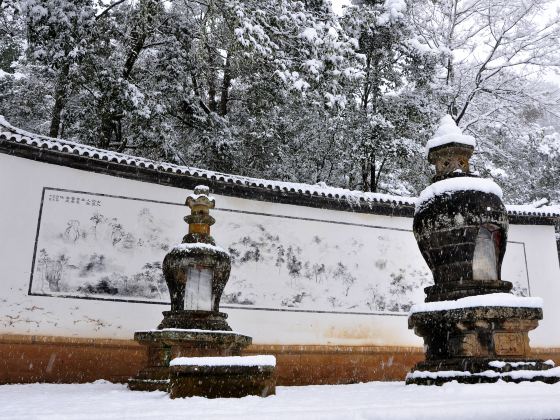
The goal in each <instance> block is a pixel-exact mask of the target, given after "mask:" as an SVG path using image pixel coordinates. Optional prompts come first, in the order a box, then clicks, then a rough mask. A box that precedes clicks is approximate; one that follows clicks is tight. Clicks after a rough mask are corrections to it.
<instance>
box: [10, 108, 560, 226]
mask: <svg viewBox="0 0 560 420" xmlns="http://www.w3.org/2000/svg"><path fill="white" fill-rule="evenodd" d="M450 118H451V117H450ZM2 141H7V142H11V143H18V144H25V145H27V146H31V147H35V148H37V149H47V150H50V151H53V152H57V153H65V154H69V155H78V156H81V157H86V158H89V159H95V160H100V161H106V162H113V163H117V164H120V165H128V166H135V167H138V168H146V169H151V170H154V171H160V172H171V173H175V174H183V175H187V176H193V177H198V178H205V179H208V180H215V181H218V182H223V183H228V184H234V185H243V186H247V187H253V188H262V189H267V190H272V191H278V192H280V193H282V192H285V193H293V194H300V195H303V196H311V197H323V198H329V199H336V200H341V201H346V202H348V204H349V205H350V206H352V205H354V204H366V205H368V204H369V205H374V204H376V203H382V204H386V205H390V206H406V207H409V208H411V209H412V208H414V206H415V204H416V197H402V196H396V195H390V194H381V193H372V192H363V191H354V190H349V189H345V188H338V187H331V186H328V185H326V184H325V183H318V184H315V185H311V184H304V183H294V182H284V181H276V180H266V179H259V178H252V177H246V176H241V175H232V174H226V173H221V172H215V171H210V170H207V169H200V168H194V167H191V166H182V165H176V164H173V163H168V162H160V161H155V160H151V159H146V158H142V157H138V156H132V155H127V154H125V153H118V152H113V151H110V150H105V149H100V148H96V147H93V146H88V145H85V144H81V143H77V142H73V141H69V140H63V139H55V138H51V137H47V136H42V135H38V134H34V133H30V132H27V131H25V130H22V129H20V128H17V127H14V126H12V125H11V124H10V123H8V122H7V121H6V119H5V118H4V117H3V116H2V115H0V142H2ZM434 147H435V146H434ZM506 207H507V209H508V213H509V214H510V215H515V216H537V217H538V216H541V217H560V206H542V207H538V208H537V207H535V206H531V205H522V206H506Z"/></svg>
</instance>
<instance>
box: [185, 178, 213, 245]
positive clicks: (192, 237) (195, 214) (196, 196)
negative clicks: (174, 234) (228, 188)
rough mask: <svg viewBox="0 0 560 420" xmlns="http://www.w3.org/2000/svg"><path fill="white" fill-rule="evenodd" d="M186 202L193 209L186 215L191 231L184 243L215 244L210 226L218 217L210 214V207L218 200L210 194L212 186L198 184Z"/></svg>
mask: <svg viewBox="0 0 560 420" xmlns="http://www.w3.org/2000/svg"><path fill="white" fill-rule="evenodd" d="M185 204H186V205H187V206H188V207H189V208H190V209H191V214H190V215H188V216H185V222H187V223H188V224H189V233H188V234H187V235H185V237H184V238H183V243H197V242H201V243H207V244H212V245H215V241H214V239H213V238H212V236H210V226H212V225H213V224H214V223H216V219H214V218H213V217H212V216H210V209H213V208H214V207H216V201H215V200H214V198H213V197H211V196H210V188H208V187H207V186H206V185H198V186H196V187H195V189H194V193H193V194H189V195H188V196H187V200H186V202H185Z"/></svg>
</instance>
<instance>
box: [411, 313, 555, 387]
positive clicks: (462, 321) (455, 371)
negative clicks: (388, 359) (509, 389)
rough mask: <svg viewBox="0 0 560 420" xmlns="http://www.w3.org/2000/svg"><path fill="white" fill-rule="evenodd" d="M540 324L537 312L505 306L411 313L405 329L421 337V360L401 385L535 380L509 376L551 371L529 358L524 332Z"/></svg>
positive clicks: (526, 335)
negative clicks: (422, 358) (422, 343)
mask: <svg viewBox="0 0 560 420" xmlns="http://www.w3.org/2000/svg"><path fill="white" fill-rule="evenodd" d="M540 319H542V310H541V309H540V308H522V307H508V306H498V307H492V306H481V307H474V308H461V309H453V310H448V311H430V312H419V313H414V314H412V315H411V316H410V318H409V320H408V323H409V327H410V328H413V329H414V332H415V333H416V334H417V335H419V336H421V337H424V344H425V352H426V360H425V361H424V362H420V363H418V364H417V365H416V366H415V367H414V370H413V372H412V373H411V374H409V375H408V376H407V379H406V383H407V384H421V385H432V384H435V385H440V384H442V383H445V382H449V381H458V382H462V383H479V382H496V381H497V380H499V379H502V380H504V381H516V382H520V381H522V380H534V379H532V378H529V375H526V376H527V377H523V375H512V374H509V372H514V371H518V370H519V371H525V372H529V371H545V370H548V369H550V368H552V367H554V364H551V363H545V362H543V361H541V360H536V359H531V358H530V351H531V349H530V346H529V336H528V333H529V331H531V330H533V329H535V328H536V327H537V326H538V320H540ZM430 373H432V374H430ZM534 376H536V377H538V375H536V374H535V375H534ZM556 380H558V378H557V379H556ZM547 382H553V380H552V379H547Z"/></svg>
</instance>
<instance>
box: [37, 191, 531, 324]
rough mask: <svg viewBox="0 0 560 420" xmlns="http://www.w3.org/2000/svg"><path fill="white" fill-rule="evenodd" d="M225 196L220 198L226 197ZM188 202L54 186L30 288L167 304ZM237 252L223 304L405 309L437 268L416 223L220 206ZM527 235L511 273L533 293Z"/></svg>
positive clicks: (509, 257)
mask: <svg viewBox="0 0 560 420" xmlns="http://www.w3.org/2000/svg"><path fill="white" fill-rule="evenodd" d="M218 204H219V203H218ZM186 213H187V208H186V207H185V206H183V205H182V203H162V202H156V201H149V200H141V199H134V198H129V197H116V196H108V195H101V194H93V193H85V192H70V191H64V190H57V189H51V188H45V190H44V197H43V204H42V209H41V217H40V221H39V229H38V234H37V243H36V251H35V257H34V261H33V272H32V278H31V284H30V289H29V291H30V293H31V294H38V295H50V296H61V297H62V296H72V297H84V298H97V299H112V300H123V301H140V302H146V303H167V301H168V293H167V286H166V283H165V280H164V278H163V274H162V272H161V262H162V260H163V257H164V256H165V254H166V252H167V251H168V249H169V247H170V246H172V245H174V244H176V243H178V242H180V241H181V238H182V237H183V235H184V234H185V233H186V230H187V225H186V224H185V223H184V222H183V221H182V218H183V216H184V215H185V214H186ZM214 216H215V217H216V219H217V223H216V225H215V226H214V228H213V236H214V238H215V239H216V241H217V243H218V245H220V246H222V247H223V248H225V249H227V250H228V251H229V253H230V255H231V258H232V273H231V277H230V280H229V283H228V284H227V286H226V289H225V291H224V295H223V298H222V306H224V307H238V308H243V307H246V308H249V307H251V308H270V309H275V310H278V309H281V310H310V311H325V312H352V313H356V312H357V313H377V314H405V313H407V312H408V310H409V309H410V307H411V305H412V304H414V303H417V302H421V301H423V299H424V291H423V289H424V287H426V286H428V285H430V284H431V282H432V278H431V273H430V271H429V269H428V267H427V266H426V264H425V262H424V261H423V259H422V257H421V255H420V252H419V251H418V249H417V245H416V242H415V240H414V236H413V235H412V233H411V232H410V231H407V230H399V229H393V228H389V227H383V226H366V225H355V224H351V223H341V222H340V221H337V220H309V219H299V218H296V217H287V216H279V215H273V214H256V213H250V212H241V211H236V210H232V209H225V208H222V209H216V210H214ZM524 261H525V256H524V247H523V244H522V243H510V244H508V251H507V253H506V260H505V262H504V273H503V277H504V279H506V280H509V281H512V282H513V283H514V284H515V285H516V293H517V294H522V295H527V294H528V293H529V283H528V277H527V270H526V266H525V262H524Z"/></svg>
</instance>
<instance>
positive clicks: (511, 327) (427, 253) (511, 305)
mask: <svg viewBox="0 0 560 420" xmlns="http://www.w3.org/2000/svg"><path fill="white" fill-rule="evenodd" d="M474 146H475V143H474V139H473V138H472V137H470V136H465V135H463V133H462V132H461V131H460V130H459V128H458V127H457V126H456V125H455V122H454V121H453V119H452V118H451V117H450V116H446V117H444V118H443V119H442V123H441V125H440V128H439V129H438V131H437V132H436V134H435V136H434V138H433V139H432V140H430V141H429V142H428V145H427V149H428V150H427V151H428V160H429V162H430V163H432V164H433V165H435V167H436V175H435V176H434V178H433V182H432V184H431V185H430V186H428V187H427V188H426V189H425V190H424V191H422V193H421V194H420V197H419V198H418V200H417V203H416V212H415V216H414V223H413V231H414V236H415V237H416V241H417V242H418V247H419V248H420V251H421V253H422V255H423V257H424V259H425V260H426V263H427V264H428V266H429V268H430V270H431V271H432V273H433V277H434V285H433V286H429V287H427V288H426V289H425V291H426V302H427V303H425V304H423V305H415V307H413V308H412V310H411V315H410V317H409V320H408V321H409V328H412V329H414V332H415V333H416V334H417V335H419V336H420V337H423V339H424V344H425V346H424V347H425V352H426V360H425V361H424V362H420V363H418V364H417V365H416V366H415V367H414V369H413V371H412V372H411V373H409V374H408V376H407V380H406V382H407V384H411V383H413V384H428V385H429V384H438V385H439V384H442V383H444V382H448V381H454V380H456V381H459V382H466V383H475V382H495V381H497V380H498V379H502V380H505V381H516V382H518V381H521V380H542V381H546V382H556V381H558V380H559V379H560V371H558V372H557V371H556V370H558V369H560V368H554V369H553V370H549V369H551V367H552V366H553V363H552V366H551V364H550V363H548V362H546V363H545V362H543V361H541V360H537V359H531V358H530V347H529V337H528V332H529V331H530V330H532V329H535V328H536V327H537V325H538V320H539V319H542V309H541V306H542V301H541V300H540V299H539V298H525V297H517V296H514V295H512V294H510V293H509V292H510V290H511V288H512V284H511V283H510V282H508V281H504V280H502V279H501V267H502V260H503V257H504V254H505V251H506V245H507V232H508V217H507V211H506V208H505V206H504V204H503V203H502V200H501V195H502V192H501V189H500V188H499V187H498V186H497V185H496V184H495V183H494V182H493V181H491V180H488V179H481V178H479V177H478V176H476V175H475V174H473V173H472V172H470V168H469V158H470V156H471V155H472V153H473V150H474ZM515 370H517V371H519V370H522V371H523V372H521V373H517V374H512V373H511V372H512V371H515Z"/></svg>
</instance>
